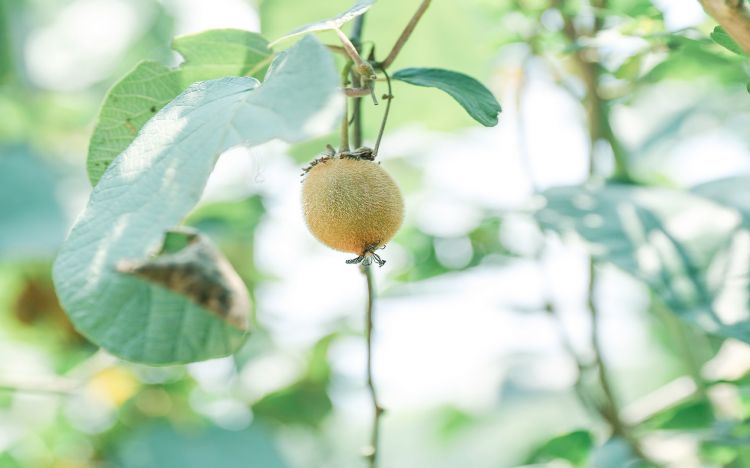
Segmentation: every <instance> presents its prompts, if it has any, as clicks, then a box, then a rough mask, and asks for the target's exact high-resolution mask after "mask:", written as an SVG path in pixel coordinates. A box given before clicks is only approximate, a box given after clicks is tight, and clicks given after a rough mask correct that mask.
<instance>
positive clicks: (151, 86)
mask: <svg viewBox="0 0 750 468" xmlns="http://www.w3.org/2000/svg"><path fill="white" fill-rule="evenodd" d="M172 47H173V48H174V50H176V51H177V52H179V53H180V54H181V55H182V56H183V57H184V59H185V61H184V62H183V63H182V64H180V66H179V67H177V68H168V67H166V66H164V65H162V64H160V63H157V62H150V61H144V62H141V63H139V64H138V65H137V66H136V67H135V69H133V71H131V72H130V73H128V74H127V75H126V76H125V77H123V78H122V79H121V80H120V81H118V82H117V83H115V85H114V86H113V87H112V89H111V90H110V91H109V93H108V94H107V97H106V98H105V100H104V103H103V104H102V110H101V112H100V114H99V120H98V122H97V125H96V127H95V128H94V133H93V135H92V136H91V143H90V145H89V153H88V161H87V169H88V174H89V179H90V180H91V183H92V185H96V183H97V182H98V181H99V178H101V176H102V174H104V171H105V170H106V169H107V167H108V166H109V164H110V163H111V162H112V160H114V159H115V158H116V157H117V155H119V154H120V153H122V152H123V151H124V150H125V149H126V148H127V147H128V145H129V144H130V143H131V142H132V141H133V140H134V139H135V137H136V135H137V134H138V132H139V130H140V129H141V127H143V125H144V124H145V123H146V121H148V120H149V119H150V118H151V117H153V116H154V115H155V114H156V113H157V112H159V111H160V110H161V109H162V108H163V107H164V106H165V105H166V104H167V103H168V102H169V101H171V100H172V99H174V98H175V97H177V95H178V94H180V93H181V92H182V91H184V90H185V89H186V88H187V87H188V86H189V85H191V84H192V83H195V82H196V81H203V80H211V79H214V78H220V77H224V76H244V75H250V76H256V77H259V78H261V77H262V76H263V74H264V72H265V69H266V67H265V66H264V65H265V64H266V63H268V61H269V60H270V56H271V53H272V52H271V50H270V49H269V48H268V44H267V42H266V40H265V39H264V38H263V37H261V36H260V35H258V34H256V33H251V32H248V31H240V30H234V29H216V30H211V31H206V32H202V33H199V34H195V35H190V36H182V37H177V38H175V40H174V43H173V45H172Z"/></svg>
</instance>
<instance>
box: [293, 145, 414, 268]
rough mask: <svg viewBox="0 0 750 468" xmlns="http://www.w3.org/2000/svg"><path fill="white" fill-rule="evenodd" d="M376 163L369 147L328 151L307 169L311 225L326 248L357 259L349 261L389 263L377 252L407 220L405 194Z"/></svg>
mask: <svg viewBox="0 0 750 468" xmlns="http://www.w3.org/2000/svg"><path fill="white" fill-rule="evenodd" d="M372 159H373V153H372V150H371V149H369V148H358V149H356V150H354V151H350V152H343V153H334V154H333V155H331V154H330V151H329V152H328V153H325V154H323V155H322V156H321V157H319V158H318V159H316V160H314V161H313V162H311V163H310V164H309V165H308V166H307V167H306V168H305V169H304V171H303V175H304V176H305V177H304V179H303V181H302V205H303V210H304V217H305V222H306V224H307V227H308V229H309V230H310V232H311V233H312V234H313V236H315V237H316V238H317V239H318V240H319V241H321V242H322V243H323V244H325V245H327V246H328V247H331V248H332V249H335V250H339V251H342V252H350V253H353V254H356V255H357V258H355V259H352V260H349V261H348V262H347V263H360V262H362V263H365V264H370V263H372V262H373V261H374V262H376V263H377V264H378V265H382V264H383V263H385V262H384V261H383V260H382V259H381V258H380V256H379V255H377V254H376V253H375V252H376V251H377V250H379V249H382V248H383V247H384V246H385V244H386V242H388V241H390V240H391V238H392V237H393V236H394V235H395V234H396V232H397V231H398V229H399V228H400V227H401V223H402V221H403V217H404V202H403V199H402V197H401V191H400V190H399V188H398V186H397V185H396V183H395V182H394V180H393V179H392V178H391V176H390V175H388V173H387V172H386V171H385V170H384V169H383V168H382V167H381V166H380V165H379V164H377V163H375V162H374V161H373V160H372Z"/></svg>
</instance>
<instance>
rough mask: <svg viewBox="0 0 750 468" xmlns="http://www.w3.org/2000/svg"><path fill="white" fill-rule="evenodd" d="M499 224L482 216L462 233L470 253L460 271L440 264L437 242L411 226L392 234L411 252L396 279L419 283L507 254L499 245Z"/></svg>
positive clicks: (493, 219) (492, 218)
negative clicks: (407, 261)
mask: <svg viewBox="0 0 750 468" xmlns="http://www.w3.org/2000/svg"><path fill="white" fill-rule="evenodd" d="M500 223H501V221H500V219H499V218H498V217H496V216H494V215H489V216H485V217H484V219H483V221H482V222H481V224H480V225H479V226H477V227H476V228H475V229H473V230H471V231H470V232H468V233H467V234H466V236H467V237H468V239H469V242H470V243H471V251H472V252H471V258H470V260H469V261H468V262H467V263H466V265H464V266H463V267H461V268H455V267H448V266H445V265H443V264H442V263H441V262H440V260H439V259H438V257H437V254H436V251H435V243H436V242H438V241H439V240H441V239H439V238H436V237H434V236H431V235H429V234H426V233H424V232H422V231H420V230H418V229H416V228H414V227H410V226H405V227H404V228H402V229H401V231H400V232H399V233H398V234H397V235H396V242H398V244H399V245H401V246H404V247H405V248H406V250H408V251H409V252H410V253H411V255H412V262H411V264H410V265H409V267H408V268H407V269H406V270H404V271H403V272H399V273H398V274H397V275H396V278H397V279H398V280H399V281H404V282H408V281H420V280H423V279H427V278H432V277H434V276H438V275H442V274H445V273H448V272H451V271H463V270H466V269H468V268H471V267H475V266H477V265H479V264H480V263H481V262H482V261H483V260H484V259H485V258H486V257H488V256H491V255H503V256H508V255H511V253H510V252H509V250H508V249H507V248H506V247H505V246H504V245H503V244H502V243H501V242H500ZM442 240H446V239H444V238H442Z"/></svg>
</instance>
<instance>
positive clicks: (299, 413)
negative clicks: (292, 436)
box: [253, 333, 338, 427]
mask: <svg viewBox="0 0 750 468" xmlns="http://www.w3.org/2000/svg"><path fill="white" fill-rule="evenodd" d="M337 337H338V334H336V333H333V334H330V335H326V336H324V337H323V338H321V339H320V340H319V341H318V342H317V343H316V344H315V346H313V349H312V350H311V352H310V354H309V356H308V362H307V367H306V369H305V372H304V374H303V376H302V377H301V378H300V379H299V380H298V381H296V382H294V383H293V384H291V385H289V386H288V387H285V388H282V389H280V390H277V391H275V392H272V393H269V394H268V395H266V396H264V397H263V398H262V399H261V400H260V401H258V402H257V403H255V404H254V405H253V413H254V414H255V415H256V416H257V417H260V418H264V419H266V420H269V421H273V422H276V423H280V424H283V425H286V424H302V425H305V426H310V427H317V426H319V425H320V423H321V422H322V420H323V419H324V418H325V417H326V416H328V415H329V414H330V413H331V410H332V409H333V403H332V402H331V399H330V397H329V396H328V384H329V383H330V380H331V367H330V365H329V363H328V349H329V347H330V345H331V343H332V342H333V341H334V340H335V339H336V338H337Z"/></svg>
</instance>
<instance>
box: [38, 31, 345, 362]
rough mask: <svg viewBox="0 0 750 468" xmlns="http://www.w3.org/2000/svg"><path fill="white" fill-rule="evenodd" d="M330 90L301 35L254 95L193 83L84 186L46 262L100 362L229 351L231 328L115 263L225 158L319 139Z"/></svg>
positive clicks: (235, 334)
mask: <svg viewBox="0 0 750 468" xmlns="http://www.w3.org/2000/svg"><path fill="white" fill-rule="evenodd" d="M338 81H339V80H338V72H337V71H336V68H335V67H334V63H333V58H332V57H331V54H330V53H329V52H328V50H327V49H326V48H325V47H324V46H322V45H321V44H320V43H319V42H317V41H316V40H315V39H313V38H311V37H306V38H304V39H302V40H301V41H299V42H298V43H297V44H295V46H294V47H292V48H290V49H288V50H287V51H285V52H284V53H282V54H279V56H278V57H277V58H276V60H275V61H274V63H273V65H272V66H271V69H270V70H269V72H268V77H267V79H266V81H265V83H263V85H262V86H259V83H258V81H257V80H255V79H254V78H247V77H242V78H240V77H234V78H222V79H218V80H212V81H205V82H201V83H197V84H195V85H192V86H191V87H190V88H188V89H187V90H186V91H185V92H184V93H182V94H181V95H180V96H178V97H177V98H176V99H175V100H174V101H172V102H171V103H170V104H169V105H167V106H166V107H165V108H164V109H162V110H161V111H160V112H159V113H158V114H157V115H156V116H155V117H154V118H153V119H152V120H151V121H149V122H148V123H147V124H146V125H145V126H144V127H143V129H142V131H141V132H140V133H139V135H138V137H137V138H136V139H135V141H134V142H133V144H132V145H130V146H129V147H128V149H127V150H126V151H125V152H123V153H122V154H121V155H120V156H118V157H117V159H115V160H114V161H113V162H112V164H111V165H110V167H109V168H108V169H107V172H106V173H105V174H104V175H103V176H102V178H101V180H100V181H99V183H98V184H97V185H96V187H94V190H93V192H92V194H91V196H90V198H89V202H88V205H87V207H86V209H85V210H84V212H83V213H82V214H81V215H80V217H79V219H78V222H77V223H76V225H75V226H74V227H73V229H72V231H71V233H70V235H69V237H68V239H67V240H66V241H65V243H64V244H63V246H62V248H61V250H60V253H59V255H58V258H57V260H56V261H55V265H54V268H53V274H54V279H55V286H56V288H57V292H58V295H59V297H60V301H61V303H62V305H63V307H64V309H65V310H66V312H67V313H68V315H69V316H70V318H71V320H72V321H73V323H74V325H75V326H76V328H77V329H78V330H79V331H80V332H81V333H82V334H84V335H85V336H86V337H88V338H89V339H90V340H91V341H93V342H94V343H96V344H97V345H99V346H101V347H103V348H105V349H107V350H108V351H110V352H111V353H112V354H115V355H118V356H121V357H123V358H126V359H130V360H133V361H138V362H144V363H149V364H167V363H185V362H192V361H198V360H203V359H209V358H212V357H217V356H225V355H227V354H230V353H232V352H233V351H234V350H236V349H237V348H238V347H239V346H240V345H241V344H242V342H243V341H244V333H243V332H242V331H241V330H239V329H237V328H236V327H234V326H232V325H231V324H229V323H227V322H226V321H223V320H221V319H220V318H218V317H216V316H215V315H214V314H212V313H210V312H209V311H207V310H206V309H204V308H202V307H200V306H197V305H195V304H194V303H193V302H192V301H190V300H189V299H188V298H187V297H185V296H183V295H180V294H176V293H174V292H172V291H169V290H167V289H165V288H162V287H160V286H157V285H154V284H150V283H148V282H145V281H143V280H140V279H138V278H136V277H133V276H131V275H125V274H121V273H118V272H117V271H116V265H117V263H118V262H119V261H121V260H130V259H142V258H146V257H148V256H149V255H150V254H153V253H154V252H156V251H157V250H158V249H159V247H160V245H161V243H162V239H163V236H164V232H165V231H167V230H169V229H171V228H173V227H174V226H175V225H177V224H179V223H180V222H181V221H182V220H183V218H184V217H185V216H186V215H187V214H188V212H189V211H190V210H191V209H192V208H193V206H194V205H195V204H196V203H197V202H198V200H199V198H200V196H201V193H202V191H203V187H204V186H205V184H206V180H207V179H208V176H209V174H210V173H211V170H212V169H213V167H214V163H215V161H216V158H217V157H218V156H219V155H220V154H221V153H222V152H224V151H225V150H227V149H229V148H231V147H234V146H237V145H240V144H243V145H247V146H254V145H258V144H261V143H265V142H267V141H269V140H272V139H276V138H279V139H282V140H285V141H299V140H302V139H304V138H309V137H312V136H316V135H319V134H322V133H326V132H328V131H330V130H331V129H332V128H333V127H334V126H335V125H336V123H337V121H338V119H339V109H341V107H342V99H343V97H342V96H341V92H340V89H339V82H338Z"/></svg>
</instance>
